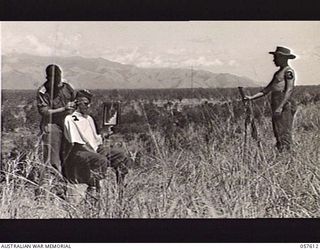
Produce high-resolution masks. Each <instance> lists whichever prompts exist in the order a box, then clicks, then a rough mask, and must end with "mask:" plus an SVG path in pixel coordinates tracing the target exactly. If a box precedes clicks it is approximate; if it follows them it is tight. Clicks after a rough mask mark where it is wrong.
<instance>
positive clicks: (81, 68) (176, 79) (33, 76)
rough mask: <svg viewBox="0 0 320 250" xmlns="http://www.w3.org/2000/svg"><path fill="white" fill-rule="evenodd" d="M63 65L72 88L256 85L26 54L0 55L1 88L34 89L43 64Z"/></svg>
mask: <svg viewBox="0 0 320 250" xmlns="http://www.w3.org/2000/svg"><path fill="white" fill-rule="evenodd" d="M53 62H54V63H57V64H59V65H61V66H62V68H63V72H64V76H63V77H64V79H66V81H67V82H69V83H71V84H72V85H73V86H74V87H75V88H87V89H137V88H142V89H145V88H190V87H194V88H216V87H219V88H221V87H222V88H223V87H236V86H243V87H256V86H259V85H258V84H257V83H256V82H254V81H253V80H251V79H249V78H247V77H240V76H236V75H232V74H228V73H219V74H216V73H211V72H209V71H204V70H192V71H191V70H190V69H186V68H139V67H136V66H133V65H127V64H121V63H117V62H112V61H109V60H106V59H103V58H84V57H80V56H72V57H54V58H52V57H42V56H34V55H27V54H10V55H3V56H2V88H3V89H35V88H37V87H39V86H40V85H41V84H42V83H43V82H44V81H45V73H44V71H45V67H46V66H47V65H48V64H50V63H53Z"/></svg>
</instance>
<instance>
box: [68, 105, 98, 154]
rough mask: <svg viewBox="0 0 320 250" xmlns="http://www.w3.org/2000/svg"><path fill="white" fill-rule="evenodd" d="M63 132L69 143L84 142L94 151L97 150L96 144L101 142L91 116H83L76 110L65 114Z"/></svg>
mask: <svg viewBox="0 0 320 250" xmlns="http://www.w3.org/2000/svg"><path fill="white" fill-rule="evenodd" d="M64 134H65V137H66V138H67V140H68V141H69V142H70V143H72V144H74V143H79V144H83V145H84V144H86V145H87V146H90V147H91V148H92V149H93V150H94V151H97V149H98V146H99V145H101V144H102V137H101V135H98V134H97V130H96V126H95V124H94V121H93V119H92V117H91V116H89V115H88V116H87V117H84V116H83V114H81V113H79V112H78V111H75V112H73V113H72V114H70V115H67V116H66V118H65V120H64Z"/></svg>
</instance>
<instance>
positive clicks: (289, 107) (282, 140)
mask: <svg viewBox="0 0 320 250" xmlns="http://www.w3.org/2000/svg"><path fill="white" fill-rule="evenodd" d="M283 98H284V93H283V92H280V91H279V92H272V95H271V109H272V126H273V132H274V136H275V138H276V141H277V144H276V147H277V148H278V150H279V151H280V152H282V151H283V150H284V149H286V150H290V149H291V145H292V125H293V117H294V114H295V112H296V105H295V103H294V102H293V101H292V100H289V101H288V102H287V103H286V104H285V105H284V106H283V110H282V113H281V114H280V115H275V110H276V109H277V108H278V106H279V104H280V103H281V101H282V100H283Z"/></svg>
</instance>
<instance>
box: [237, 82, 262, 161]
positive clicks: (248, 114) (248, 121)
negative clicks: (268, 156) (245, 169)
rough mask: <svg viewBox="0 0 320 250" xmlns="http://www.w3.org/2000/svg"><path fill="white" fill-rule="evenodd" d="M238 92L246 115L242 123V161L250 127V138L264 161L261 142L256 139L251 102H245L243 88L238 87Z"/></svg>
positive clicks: (256, 131) (245, 152)
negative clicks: (243, 128) (243, 129)
mask: <svg viewBox="0 0 320 250" xmlns="http://www.w3.org/2000/svg"><path fill="white" fill-rule="evenodd" d="M238 90H239V92H240V96H241V99H242V103H243V106H244V108H245V114H246V118H245V122H244V127H245V131H244V150H243V159H245V156H246V154H247V144H248V130H249V126H250V127H251V137H252V138H253V139H254V140H255V141H257V143H258V147H259V149H260V151H261V152H262V157H263V159H264V155H263V151H262V146H261V142H260V140H259V138H258V130H257V126H256V123H255V120H254V115H253V106H252V101H251V100H249V101H246V100H245V99H244V98H245V93H244V90H243V87H238Z"/></svg>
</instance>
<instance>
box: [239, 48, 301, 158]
mask: <svg viewBox="0 0 320 250" xmlns="http://www.w3.org/2000/svg"><path fill="white" fill-rule="evenodd" d="M269 54H272V55H273V58H274V59H273V61H274V63H275V65H276V66H277V67H279V70H278V71H277V72H276V73H275V74H274V75H273V78H272V80H271V82H270V83H269V84H268V85H267V86H266V87H265V88H264V89H263V90H262V91H260V92H258V93H257V94H255V95H253V96H245V97H244V100H247V101H248V100H255V99H258V98H260V97H262V96H265V95H267V94H268V93H270V92H271V110H272V126H273V132H274V135H275V137H276V141H277V143H276V147H277V149H278V150H279V152H282V151H283V150H290V149H291V145H292V124H293V117H294V114H295V111H296V108H295V105H294V102H293V101H292V92H293V88H294V82H295V72H294V70H293V69H292V68H291V67H290V66H289V64H288V60H289V59H294V58H295V57H296V56H295V55H293V54H291V52H290V50H289V49H288V48H285V47H277V49H276V51H274V52H269Z"/></svg>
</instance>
